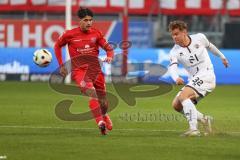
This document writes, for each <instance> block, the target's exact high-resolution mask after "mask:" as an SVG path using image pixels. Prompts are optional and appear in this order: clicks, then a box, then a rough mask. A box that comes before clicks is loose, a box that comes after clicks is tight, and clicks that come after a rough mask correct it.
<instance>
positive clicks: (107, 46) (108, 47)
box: [98, 31, 114, 58]
mask: <svg viewBox="0 0 240 160" xmlns="http://www.w3.org/2000/svg"><path fill="white" fill-rule="evenodd" d="M98 33H99V37H98V44H99V45H100V46H101V47H102V48H103V49H104V50H105V51H106V52H107V56H108V57H111V58H113V56H114V52H113V48H112V46H111V45H110V44H109V43H108V42H107V40H106V39H105V38H104V37H103V34H102V33H101V32H100V31H99V32H98Z"/></svg>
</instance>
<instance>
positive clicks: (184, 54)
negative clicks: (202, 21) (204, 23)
mask: <svg viewBox="0 0 240 160" xmlns="http://www.w3.org/2000/svg"><path fill="white" fill-rule="evenodd" d="M209 45H210V42H209V41H208V39H207V38H206V36H205V35H204V34H202V33H198V34H193V35H190V44H189V45H188V46H186V47H181V46H179V45H177V44H175V46H174V47H173V48H172V50H171V51H170V65H172V64H178V63H181V64H182V65H183V66H184V68H185V69H186V70H187V71H188V73H189V76H190V77H189V78H192V77H193V76H196V75H199V74H201V75H202V74H205V73H208V74H214V72H213V65H212V62H211V60H210V57H209V55H208V51H207V49H206V48H208V47H209Z"/></svg>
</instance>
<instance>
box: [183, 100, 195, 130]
mask: <svg viewBox="0 0 240 160" xmlns="http://www.w3.org/2000/svg"><path fill="white" fill-rule="evenodd" d="M182 106H183V111H184V114H185V116H186V118H187V120H188V123H189V127H190V129H191V130H197V109H196V107H195V105H194V104H193V103H192V101H191V100H190V99H186V100H184V101H183V102H182Z"/></svg>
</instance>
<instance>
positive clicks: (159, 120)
mask: <svg viewBox="0 0 240 160" xmlns="http://www.w3.org/2000/svg"><path fill="white" fill-rule="evenodd" d="M178 89H179V88H176V87H174V89H173V90H172V91H171V92H169V93H167V94H164V95H160V96H157V97H152V98H138V99H137V104H136V106H135V107H129V106H128V105H127V104H126V103H125V102H124V101H122V100H121V98H119V97H118V98H119V104H118V106H117V107H116V108H115V109H114V110H113V111H112V112H110V113H109V114H110V116H111V118H112V121H113V123H114V128H113V130H112V131H111V132H110V133H109V134H108V135H107V136H101V135H100V134H99V130H98V129H97V127H96V124H95V121H93V120H89V121H63V120H60V119H58V118H57V116H56V114H55V105H56V104H57V103H58V102H59V101H60V100H63V99H72V100H74V103H73V105H72V107H71V112H73V113H82V112H85V111H87V110H88V106H87V104H88V102H87V100H86V99H84V98H83V97H80V96H71V95H63V94H60V93H57V92H55V91H53V90H52V89H50V88H49V86H48V84H47V83H23V82H22V83H18V82H1V84H0V159H9V160H43V159H49V160H50V159H51V160H53V159H57V160H66V159H67V160H76V159H81V160H83V159H84V160H85V159H90V160H94V159H97V160H108V159H110V160H127V159H129V160H132V159H136V160H146V159H151V160H155V159H156V160H159V159H160V160H164V159H166V160H168V159H184V160H188V159H189V160H193V159H194V160H196V159H199V160H200V159H201V160H202V159H204V160H206V159H211V160H213V159H216V160H220V159H224V160H225V159H228V160H229V159H236V160H237V159H240V147H239V146H240V125H239V124H240V116H239V115H240V114H239V113H240V101H239V97H240V86H237V85H236V86H221V85H220V86H217V87H216V89H215V90H214V92H213V93H211V94H210V95H208V96H207V97H206V98H204V99H203V100H202V101H200V103H199V104H198V106H197V108H198V109H199V110H200V111H201V112H203V113H207V114H210V115H212V116H213V117H214V126H213V127H214V135H211V136H208V137H204V136H202V137H194V138H183V137H180V136H179V135H180V134H181V133H182V132H184V131H185V130H186V129H187V123H186V121H185V119H184V118H183V117H182V116H181V115H180V114H178V113H176V112H175V111H174V110H173V109H172V107H171V101H172V99H173V98H174V96H175V94H176V93H177V92H178ZM108 90H109V91H110V92H112V93H113V94H114V95H117V94H116V92H114V89H113V88H112V87H111V86H108ZM154 116H155V117H154Z"/></svg>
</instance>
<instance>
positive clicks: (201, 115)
mask: <svg viewBox="0 0 240 160" xmlns="http://www.w3.org/2000/svg"><path fill="white" fill-rule="evenodd" d="M202 119H203V114H202V113H201V112H199V111H198V110H197V120H199V121H201V120H202Z"/></svg>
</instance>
